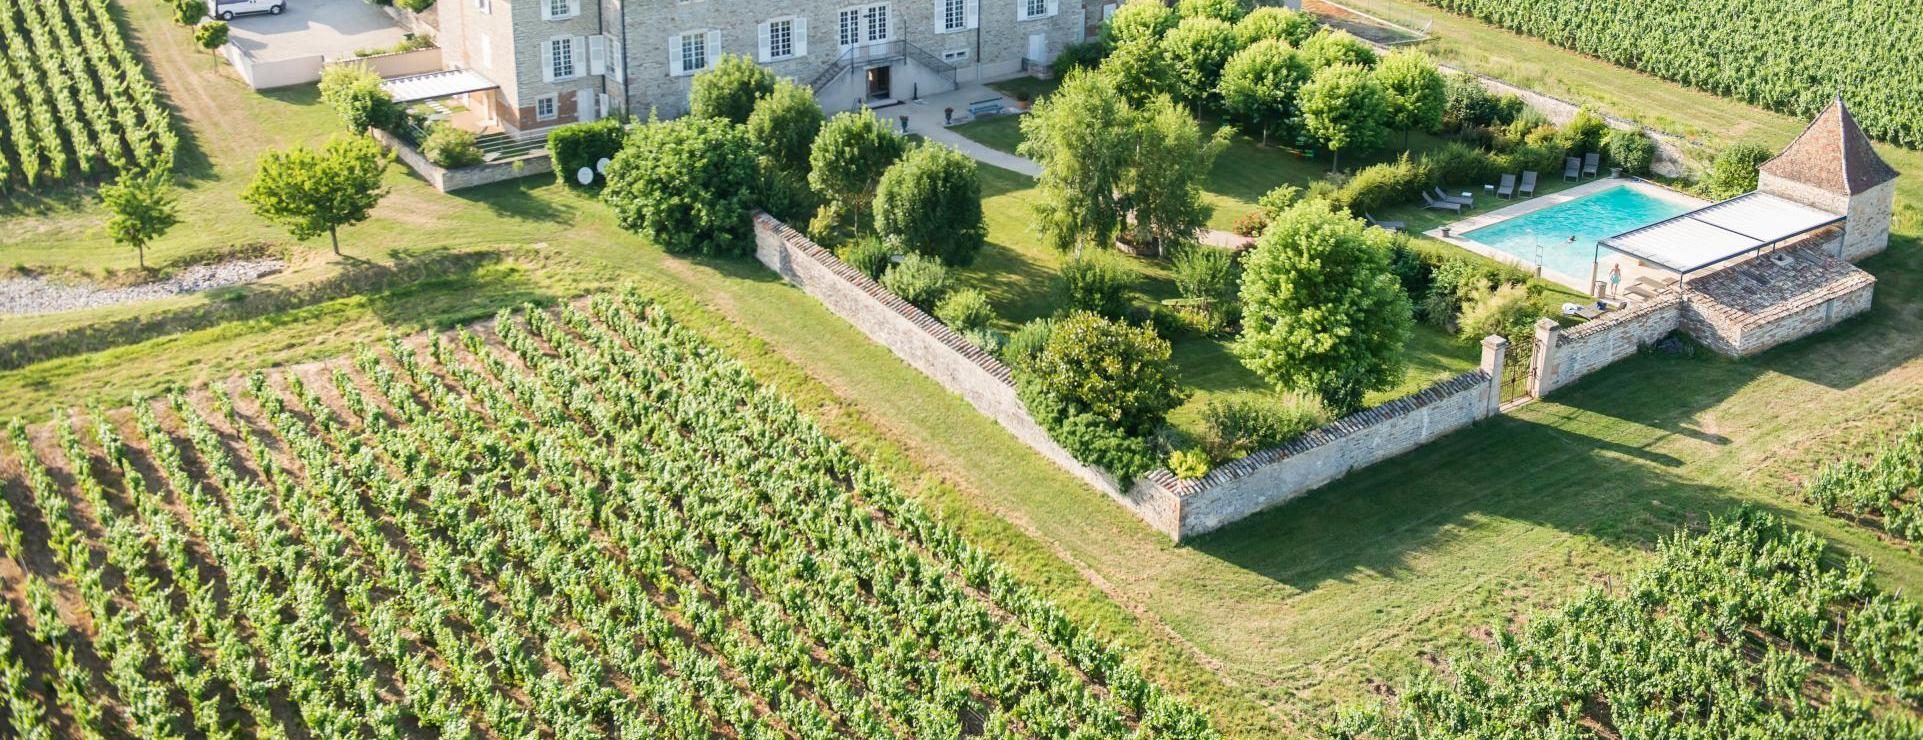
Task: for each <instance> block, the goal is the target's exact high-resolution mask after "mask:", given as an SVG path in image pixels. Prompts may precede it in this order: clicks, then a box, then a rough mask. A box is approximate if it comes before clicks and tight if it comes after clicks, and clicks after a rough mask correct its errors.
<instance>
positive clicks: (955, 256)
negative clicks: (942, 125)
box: [875, 144, 988, 265]
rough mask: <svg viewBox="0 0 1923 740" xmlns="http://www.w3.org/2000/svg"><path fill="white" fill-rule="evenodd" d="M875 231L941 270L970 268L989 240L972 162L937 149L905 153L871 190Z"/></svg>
mask: <svg viewBox="0 0 1923 740" xmlns="http://www.w3.org/2000/svg"><path fill="white" fill-rule="evenodd" d="M875 231H876V232H877V233H879V234H881V237H882V238H883V239H886V240H888V241H889V242H891V243H895V244H899V245H901V247H902V248H904V249H907V250H909V251H912V252H918V253H921V254H926V255H929V256H932V257H939V258H941V261H942V262H944V263H946V264H950V265H966V264H968V263H970V262H973V261H974V260H975V253H976V252H979V251H981V248H982V242H983V240H985V239H986V238H987V236H988V226H987V225H986V223H985V222H983V220H982V186H981V180H980V178H979V177H978V176H977V175H976V173H975V160H973V159H969V158H968V156H967V155H965V154H962V153H961V152H958V151H955V150H953V149H950V148H948V147H945V146H942V145H940V144H924V145H922V146H918V147H915V148H914V149H912V150H910V151H909V152H908V154H907V156H904V157H902V158H901V161H899V162H896V163H895V166H893V167H889V168H888V172H887V173H885V174H883V175H882V176H881V184H880V185H879V186H877V187H876V189H875Z"/></svg>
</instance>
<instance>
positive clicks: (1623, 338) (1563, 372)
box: [1529, 288, 1683, 398]
mask: <svg viewBox="0 0 1923 740" xmlns="http://www.w3.org/2000/svg"><path fill="white" fill-rule="evenodd" d="M1682 319H1683V297H1682V295H1680V294H1679V293H1677V292H1676V291H1675V289H1674V288H1670V289H1666V290H1665V291H1664V292H1663V293H1662V294H1660V295H1658V296H1657V298H1656V299H1655V300H1652V301H1646V302H1643V303H1639V304H1637V305H1635V306H1632V307H1630V308H1626V309H1623V310H1621V311H1616V312H1613V313H1609V314H1605V315H1604V316H1603V317H1601V318H1598V319H1596V320H1594V321H1590V322H1588V323H1585V324H1582V325H1580V326H1577V327H1575V328H1573V329H1569V330H1567V331H1564V330H1563V328H1562V325H1561V324H1558V323H1556V321H1555V320H1554V319H1541V320H1538V321H1537V322H1536V347H1535V352H1533V353H1532V354H1533V361H1534V363H1535V366H1534V367H1533V368H1531V372H1530V374H1529V395H1531V396H1534V397H1536V398H1542V397H1543V396H1545V395H1548V394H1549V393H1550V392H1551V391H1554V390H1556V389H1557V388H1561V387H1563V386H1566V385H1569V384H1570V383H1574V382H1576V381H1577V380H1579V379H1581V378H1582V377H1583V376H1585V375H1588V374H1590V373H1593V372H1595V371H1597V370H1601V369H1603V368H1605V367H1608V366H1610V365H1612V364H1614V363H1615V362H1616V361H1617V360H1621V359H1623V358H1625V357H1628V356H1630V355H1633V354H1636V351H1637V350H1639V349H1641V348H1642V347H1643V346H1644V345H1647V344H1650V343H1653V342H1655V341H1656V340H1659V339H1662V338H1663V337H1664V336H1665V335H1667V334H1669V333H1670V332H1672V331H1675V330H1676V329H1677V327H1679V326H1681V325H1682Z"/></svg>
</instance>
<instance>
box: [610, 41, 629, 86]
mask: <svg viewBox="0 0 1923 740" xmlns="http://www.w3.org/2000/svg"><path fill="white" fill-rule="evenodd" d="M608 74H610V75H612V76H613V77H614V79H617V80H620V81H622V82H626V81H627V80H628V53H627V50H626V49H623V48H621V40H620V39H618V38H615V37H613V36H609V37H608Z"/></svg>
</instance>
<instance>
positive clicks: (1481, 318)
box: [1456, 283, 1542, 347]
mask: <svg viewBox="0 0 1923 740" xmlns="http://www.w3.org/2000/svg"><path fill="white" fill-rule="evenodd" d="M1539 318H1542V312H1541V311H1540V310H1539V309H1537V308H1536V302H1535V300H1534V299H1532V298H1531V297H1530V296H1529V291H1528V290H1527V289H1526V288H1524V287H1523V286H1522V285H1519V284H1516V283H1510V284H1507V285H1503V286H1501V287H1499V288H1496V289H1495V290H1489V289H1488V288H1481V289H1478V290H1477V291H1476V292H1475V293H1474V294H1473V295H1472V296H1471V297H1470V298H1469V299H1468V301H1467V302H1466V305H1464V306H1463V307H1462V315H1461V316H1460V317H1458V318H1457V319H1456V333H1457V336H1458V337H1459V338H1461V339H1462V340H1464V341H1470V342H1473V341H1479V340H1481V339H1482V338H1483V337H1486V336H1489V335H1491V334H1495V335H1497V336H1500V337H1503V338H1505V339H1508V340H1509V343H1510V346H1512V347H1521V346H1522V345H1524V344H1527V343H1528V342H1529V341H1533V339H1531V337H1533V336H1534V334H1535V326H1536V319H1539Z"/></svg>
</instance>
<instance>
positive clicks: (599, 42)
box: [588, 36, 608, 75]
mask: <svg viewBox="0 0 1923 740" xmlns="http://www.w3.org/2000/svg"><path fill="white" fill-rule="evenodd" d="M607 73H608V38H607V37H606V36H589V37H588V74H591V75H604V74H607Z"/></svg>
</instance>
